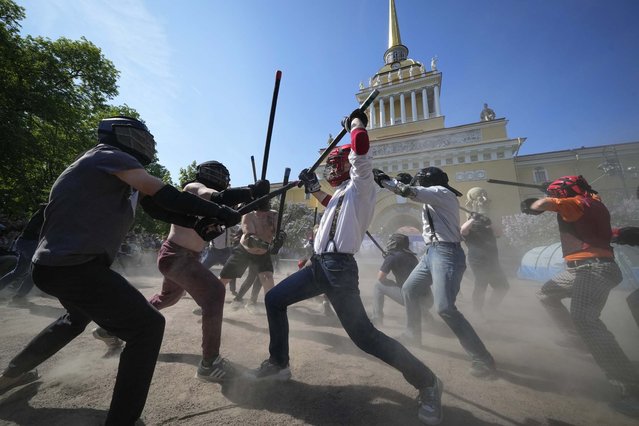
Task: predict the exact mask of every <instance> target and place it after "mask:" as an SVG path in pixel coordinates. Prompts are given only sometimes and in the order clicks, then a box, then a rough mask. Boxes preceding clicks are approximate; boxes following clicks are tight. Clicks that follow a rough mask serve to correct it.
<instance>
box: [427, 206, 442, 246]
mask: <svg viewBox="0 0 639 426" xmlns="http://www.w3.org/2000/svg"><path fill="white" fill-rule="evenodd" d="M424 208H425V209H426V218H427V219H428V226H430V230H431V232H432V235H431V236H430V242H431V243H432V242H433V239H434V240H435V241H439V238H437V234H436V233H435V225H433V217H432V216H431V215H430V210H429V209H428V204H424Z"/></svg>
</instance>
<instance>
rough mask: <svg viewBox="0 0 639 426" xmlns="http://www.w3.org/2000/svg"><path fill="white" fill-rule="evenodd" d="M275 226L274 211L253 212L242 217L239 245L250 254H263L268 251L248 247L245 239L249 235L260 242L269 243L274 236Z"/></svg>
mask: <svg viewBox="0 0 639 426" xmlns="http://www.w3.org/2000/svg"><path fill="white" fill-rule="evenodd" d="M276 226H277V212H276V211H274V210H268V211H255V212H251V213H248V214H246V215H244V216H242V232H243V234H242V239H241V240H240V244H242V246H243V247H244V248H245V249H246V251H248V252H249V253H251V254H264V253H266V252H267V251H268V250H267V249H263V248H257V247H251V248H249V247H248V243H247V239H248V236H249V235H250V234H253V235H255V236H256V237H257V238H259V239H260V240H262V241H264V242H266V243H271V242H272V241H273V237H274V236H275V228H276Z"/></svg>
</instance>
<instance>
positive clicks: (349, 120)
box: [342, 108, 368, 132]
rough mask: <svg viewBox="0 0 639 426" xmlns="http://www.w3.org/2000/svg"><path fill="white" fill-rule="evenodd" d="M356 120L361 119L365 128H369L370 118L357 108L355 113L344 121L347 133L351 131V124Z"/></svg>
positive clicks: (343, 124) (343, 125)
mask: <svg viewBox="0 0 639 426" xmlns="http://www.w3.org/2000/svg"><path fill="white" fill-rule="evenodd" d="M355 118H359V119H360V120H361V121H362V124H363V125H364V127H366V126H368V116H367V115H366V113H365V112H364V111H362V110H361V109H359V108H356V109H355V110H354V111H353V112H351V115H349V116H348V117H344V118H343V119H342V127H344V129H346V131H347V132H350V131H351V123H352V122H353V119H355Z"/></svg>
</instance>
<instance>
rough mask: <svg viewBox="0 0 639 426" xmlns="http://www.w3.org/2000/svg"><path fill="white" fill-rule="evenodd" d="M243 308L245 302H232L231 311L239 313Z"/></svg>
mask: <svg viewBox="0 0 639 426" xmlns="http://www.w3.org/2000/svg"><path fill="white" fill-rule="evenodd" d="M242 306H244V302H243V301H242V300H234V301H233V302H231V310H232V311H237V310H239V309H240V308H241V307H242Z"/></svg>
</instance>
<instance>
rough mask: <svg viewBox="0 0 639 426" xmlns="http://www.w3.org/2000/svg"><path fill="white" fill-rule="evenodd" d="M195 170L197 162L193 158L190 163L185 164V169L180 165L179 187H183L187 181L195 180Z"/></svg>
mask: <svg viewBox="0 0 639 426" xmlns="http://www.w3.org/2000/svg"><path fill="white" fill-rule="evenodd" d="M196 170H197V163H196V162H195V160H193V162H192V163H191V164H189V165H188V166H186V168H185V169H183V168H182V167H180V172H179V174H180V176H179V178H178V179H179V184H180V188H184V185H186V184H187V183H188V182H191V181H194V180H195V173H196Z"/></svg>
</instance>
